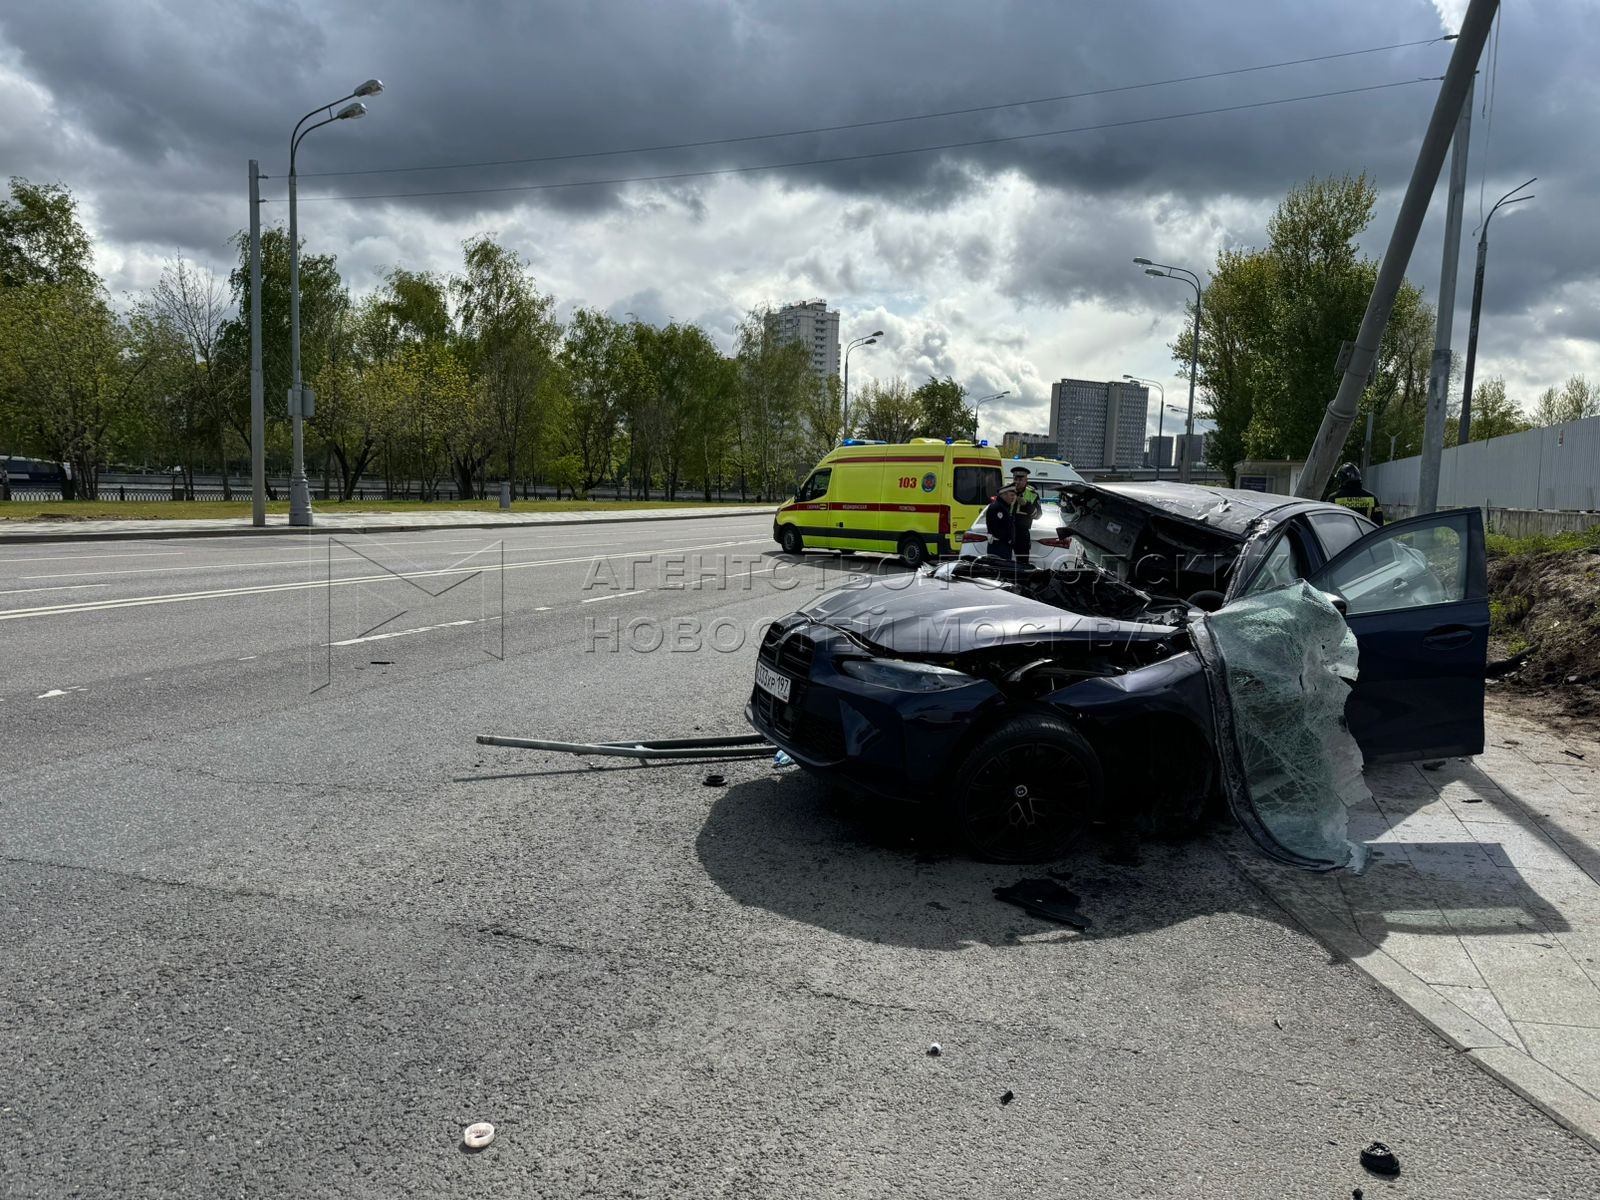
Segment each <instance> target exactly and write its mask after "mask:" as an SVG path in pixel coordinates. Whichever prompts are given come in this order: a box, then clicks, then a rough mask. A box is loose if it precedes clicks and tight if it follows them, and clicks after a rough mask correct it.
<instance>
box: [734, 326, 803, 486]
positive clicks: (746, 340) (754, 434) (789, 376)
mask: <svg viewBox="0 0 1600 1200" xmlns="http://www.w3.org/2000/svg"><path fill="white" fill-rule="evenodd" d="M734 357H735V362H736V372H737V390H736V401H735V412H736V420H735V422H734V425H735V431H736V432H735V437H734V456H735V460H736V462H737V464H738V466H739V473H740V480H741V485H740V486H741V491H743V490H744V489H745V487H746V485H747V484H748V483H749V482H750V481H753V482H754V484H755V492H756V495H757V497H758V498H759V499H771V498H774V497H776V496H778V495H780V494H784V495H786V494H788V489H789V488H791V487H792V486H793V485H794V483H795V481H796V479H797V478H798V476H799V473H800V471H802V470H804V469H805V468H807V467H809V466H810V465H811V463H812V462H813V461H815V460H808V459H806V443H807V437H808V435H807V433H806V431H805V429H804V428H803V427H802V426H803V421H802V414H803V412H804V410H805V407H806V404H807V402H808V401H809V400H810V398H812V397H813V396H814V395H815V390H816V389H817V388H818V387H820V386H821V383H820V380H818V378H817V375H816V373H815V372H814V371H813V370H812V369H811V355H810V351H809V350H808V349H807V347H805V346H804V345H802V344H801V343H799V342H784V341H782V340H781V339H780V338H779V336H778V328H777V322H776V320H775V319H774V317H773V314H772V312H771V311H770V310H767V309H754V310H752V311H751V312H750V313H749V314H748V315H747V316H746V317H745V319H744V321H742V322H741V323H740V325H739V331H738V348H737V351H736V353H735V356H734Z"/></svg>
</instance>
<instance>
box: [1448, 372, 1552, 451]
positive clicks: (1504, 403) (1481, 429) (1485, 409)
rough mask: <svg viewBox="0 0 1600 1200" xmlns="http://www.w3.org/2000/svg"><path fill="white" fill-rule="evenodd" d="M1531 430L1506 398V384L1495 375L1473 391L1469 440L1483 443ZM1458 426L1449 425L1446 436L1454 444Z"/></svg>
mask: <svg viewBox="0 0 1600 1200" xmlns="http://www.w3.org/2000/svg"><path fill="white" fill-rule="evenodd" d="M1530 428H1532V426H1531V424H1530V423H1529V421H1528V418H1527V417H1526V416H1524V415H1523V412H1522V409H1521V408H1520V407H1519V406H1518V404H1517V402H1516V401H1515V400H1513V399H1511V397H1510V396H1508V395H1506V381H1505V380H1504V379H1502V378H1500V376H1498V375H1496V376H1495V377H1494V378H1493V379H1485V380H1484V381H1483V382H1482V383H1480V384H1478V385H1477V386H1476V387H1474V388H1473V389H1472V440H1473V441H1474V442H1485V441H1488V440H1489V439H1490V438H1497V437H1504V436H1505V435H1506V434H1508V433H1521V432H1522V431H1523V430H1525V429H1530ZM1457 429H1459V426H1458V425H1456V423H1455V422H1454V421H1452V422H1451V423H1450V427H1449V432H1450V435H1451V440H1454V438H1455V435H1456V431H1457Z"/></svg>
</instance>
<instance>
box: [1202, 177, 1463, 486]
mask: <svg viewBox="0 0 1600 1200" xmlns="http://www.w3.org/2000/svg"><path fill="white" fill-rule="evenodd" d="M1376 199H1377V193H1376V191H1375V189H1374V188H1373V186H1372V184H1371V183H1370V181H1369V180H1368V179H1367V177H1366V176H1365V175H1359V176H1354V177H1351V176H1348V175H1347V176H1344V177H1342V178H1331V177H1330V178H1327V179H1319V178H1312V179H1311V180H1309V181H1307V182H1306V183H1305V184H1304V185H1302V186H1300V187H1297V188H1294V189H1293V190H1291V191H1290V192H1289V194H1288V196H1286V197H1285V199H1284V201H1283V203H1281V204H1280V205H1279V206H1278V209H1277V211H1276V212H1275V213H1274V215H1273V217H1272V219H1271V221H1270V222H1269V223H1268V227H1267V233H1268V244H1267V246H1266V247H1265V248H1263V249H1257V250H1225V251H1222V252H1221V253H1219V255H1218V257H1217V262H1216V266H1215V268H1214V270H1213V273H1212V279H1211V282H1210V285H1209V286H1208V287H1207V289H1206V292H1205V297H1204V311H1203V312H1202V322H1201V335H1200V353H1199V364H1198V372H1197V375H1198V382H1199V384H1200V386H1201V388H1202V389H1203V395H1202V406H1203V411H1204V413H1205V415H1206V416H1208V417H1210V418H1211V419H1212V420H1214V421H1215V422H1216V426H1217V427H1216V430H1215V432H1214V433H1212V434H1210V435H1208V437H1207V456H1208V458H1209V459H1210V460H1211V463H1212V465H1213V466H1216V467H1218V468H1219V469H1221V470H1222V471H1224V472H1225V473H1227V474H1228V476H1229V477H1230V478H1231V477H1232V474H1233V468H1234V464H1235V463H1236V462H1237V461H1238V460H1240V459H1242V458H1269V459H1271V458H1300V457H1303V456H1304V455H1305V454H1306V453H1307V451H1308V450H1309V449H1310V446H1311V442H1312V440H1313V438H1314V437H1315V435H1316V432H1317V429H1318V427H1319V426H1320V424H1321V422H1322V414H1323V412H1324V410H1325V409H1326V406H1327V403H1328V401H1329V400H1330V399H1331V398H1332V397H1333V395H1334V392H1335V391H1336V390H1337V388H1338V383H1339V369H1338V360H1339V351H1340V348H1341V346H1342V344H1343V343H1344V342H1346V341H1349V340H1352V339H1354V337H1355V335H1356V331H1357V329H1358V328H1359V327H1360V324H1361V317H1362V314H1363V313H1364V312H1365V310H1366V304H1367V299H1368V297H1369V295H1370V294H1371V290H1372V284H1373V281H1374V279H1375V278H1376V271H1377V268H1376V264H1375V263H1374V262H1373V261H1372V260H1370V259H1365V258H1362V257H1361V256H1360V254H1359V252H1358V250H1357V247H1356V238H1357V237H1358V236H1359V235H1360V233H1361V232H1362V230H1364V229H1365V228H1366V226H1367V224H1368V223H1369V222H1370V221H1371V219H1372V211H1373V206H1374V204H1375V203H1376ZM1189 316H1190V318H1191V319H1192V316H1193V309H1192V308H1191V309H1190V310H1189ZM1430 325H1431V317H1430V316H1429V314H1428V311H1427V306H1426V305H1425V304H1424V303H1423V301H1422V297H1421V293H1420V292H1418V291H1417V289H1416V288H1414V287H1412V286H1411V285H1410V284H1406V285H1403V287H1402V289H1401V293H1400V296H1399V298H1398V299H1397V301H1396V304H1395V310H1394V316H1393V318H1392V319H1391V322H1390V325H1389V327H1388V328H1387V329H1386V330H1385V334H1384V338H1383V341H1382V343H1381V344H1380V347H1379V353H1378V359H1377V362H1376V364H1375V368H1374V372H1373V382H1372V385H1371V386H1370V387H1369V389H1368V392H1367V394H1366V395H1365V396H1364V397H1363V399H1362V406H1363V409H1364V410H1365V411H1371V412H1373V413H1374V414H1375V415H1376V414H1378V413H1380V412H1382V411H1384V410H1385V409H1386V408H1387V407H1388V406H1389V405H1391V404H1392V405H1394V406H1395V416H1394V419H1395V420H1396V421H1400V420H1402V419H1403V418H1404V416H1405V414H1406V413H1408V412H1413V411H1415V412H1420V411H1421V405H1422V400H1423V394H1424V393H1425V391H1426V379H1427V370H1426V364H1427V362H1428V360H1429V358H1430V357H1431V354H1432V339H1431V336H1430V335H1429V334H1428V328H1429V326H1430ZM1191 345H1192V333H1191V332H1190V327H1188V326H1186V328H1185V329H1184V331H1183V333H1181V334H1180V336H1179V337H1178V339H1177V340H1176V342H1174V344H1173V354H1174V357H1175V358H1176V359H1177V360H1178V361H1180V362H1182V363H1183V364H1184V366H1185V367H1187V365H1188V360H1189V353H1190V348H1191ZM1364 433H1365V425H1364V422H1358V423H1357V425H1356V427H1355V428H1354V429H1353V431H1352V434H1351V444H1350V446H1349V447H1347V449H1346V453H1347V454H1355V453H1357V452H1358V451H1359V446H1360V441H1361V438H1362V436H1363V435H1364Z"/></svg>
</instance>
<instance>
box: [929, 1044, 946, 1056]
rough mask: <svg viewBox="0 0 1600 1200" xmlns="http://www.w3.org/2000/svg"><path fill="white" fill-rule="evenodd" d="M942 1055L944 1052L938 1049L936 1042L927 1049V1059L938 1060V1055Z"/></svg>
mask: <svg viewBox="0 0 1600 1200" xmlns="http://www.w3.org/2000/svg"><path fill="white" fill-rule="evenodd" d="M943 1053H944V1050H943V1049H941V1048H940V1046H939V1043H938V1042H934V1043H933V1045H931V1046H929V1047H928V1057H929V1058H938V1057H939V1055H941V1054H943Z"/></svg>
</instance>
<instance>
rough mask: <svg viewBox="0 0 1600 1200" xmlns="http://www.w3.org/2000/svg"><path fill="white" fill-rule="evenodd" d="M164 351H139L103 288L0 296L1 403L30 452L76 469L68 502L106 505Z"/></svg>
mask: <svg viewBox="0 0 1600 1200" xmlns="http://www.w3.org/2000/svg"><path fill="white" fill-rule="evenodd" d="M158 344H160V343H159V342H158V341H156V340H154V339H152V342H151V343H149V344H147V345H146V346H145V347H143V348H141V347H140V346H139V345H138V344H136V343H135V341H134V339H133V337H132V336H131V334H130V330H129V328H128V326H127V325H125V324H124V323H123V322H122V321H120V320H119V319H118V318H117V316H116V314H115V313H113V312H112V311H111V308H110V306H109V305H108V304H107V303H106V301H105V297H104V295H102V293H101V291H100V289H98V288H95V287H85V286H83V285H80V284H76V283H69V284H43V283H36V284H27V285H24V286H21V287H7V288H0V346H4V347H5V351H4V353H3V354H0V396H4V397H5V405H6V407H7V409H8V410H9V411H10V413H11V414H13V420H14V421H15V422H16V423H17V424H18V425H19V426H20V427H21V428H22V429H23V431H24V436H25V437H26V440H27V443H28V444H29V445H31V447H33V448H36V449H38V450H40V451H42V452H43V453H44V454H45V455H47V456H48V457H50V458H52V459H55V460H57V461H60V462H64V463H67V464H68V465H69V466H70V467H71V468H72V475H73V479H72V483H71V485H70V486H69V489H68V492H69V495H68V498H69V499H71V498H72V496H73V495H81V496H82V497H84V498H86V499H94V498H95V497H97V496H98V495H99V475H100V469H101V467H103V466H104V465H105V464H106V463H107V462H108V461H109V460H110V458H111V456H112V453H113V450H114V447H115V446H116V445H117V443H118V442H119V440H125V439H127V438H128V437H130V436H131V435H133V434H134V433H135V431H136V430H137V428H138V426H139V425H140V424H141V422H142V420H143V418H144V414H143V412H142V411H141V409H140V403H141V401H143V400H145V399H146V397H145V395H144V394H143V393H142V392H141V391H140V390H139V389H138V387H137V384H138V383H139V381H140V377H141V376H142V375H143V374H144V373H145V371H146V369H147V368H148V367H149V366H150V365H151V363H152V361H153V359H154V355H153V354H152V353H150V352H149V349H150V346H151V345H158Z"/></svg>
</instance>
